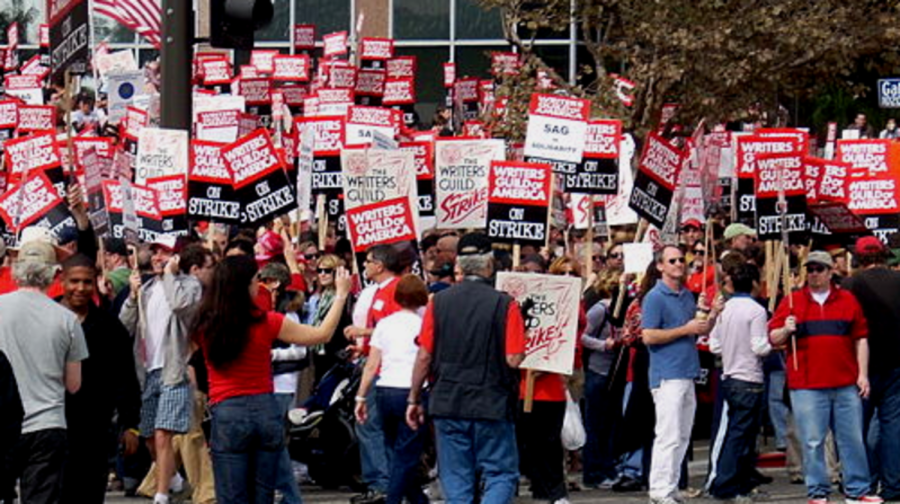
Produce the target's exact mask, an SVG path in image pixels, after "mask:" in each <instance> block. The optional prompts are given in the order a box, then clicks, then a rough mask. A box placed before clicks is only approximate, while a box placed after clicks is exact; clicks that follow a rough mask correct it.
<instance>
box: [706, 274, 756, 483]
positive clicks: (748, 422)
mask: <svg viewBox="0 0 900 504" xmlns="http://www.w3.org/2000/svg"><path fill="white" fill-rule="evenodd" d="M729 278H730V280H731V285H732V288H733V290H734V293H733V294H732V297H731V299H729V300H728V302H727V303H725V309H724V310H723V311H722V315H721V316H720V318H719V322H718V324H716V326H715V327H714V328H713V330H712V333H711V334H710V349H711V350H712V352H713V353H716V354H721V355H722V379H723V380H722V388H723V390H724V393H725V403H726V405H727V407H726V408H725V412H726V413H725V416H726V419H725V420H727V427H726V428H725V429H719V435H718V436H716V439H715V440H714V444H713V456H712V470H711V471H710V474H709V493H710V495H712V496H713V497H715V498H717V499H732V498H735V497H741V496H749V495H750V492H751V491H752V490H753V488H754V487H755V486H756V485H757V481H758V480H757V479H756V472H755V469H754V468H755V467H756V449H755V448H756V436H757V434H758V433H759V420H760V411H761V410H762V404H763V397H764V395H763V392H764V390H765V387H764V385H763V383H764V381H763V380H764V378H763V366H762V360H761V357H764V356H766V355H767V354H768V353H769V352H770V351H771V349H772V347H771V346H770V345H769V338H768V330H767V327H766V318H767V315H766V310H765V308H763V307H762V305H760V304H759V303H758V302H756V300H754V299H753V295H754V294H755V293H756V292H757V291H758V290H759V270H758V269H757V268H756V266H753V265H750V264H741V265H740V266H738V267H737V268H734V269H733V270H731V271H730V272H729Z"/></svg>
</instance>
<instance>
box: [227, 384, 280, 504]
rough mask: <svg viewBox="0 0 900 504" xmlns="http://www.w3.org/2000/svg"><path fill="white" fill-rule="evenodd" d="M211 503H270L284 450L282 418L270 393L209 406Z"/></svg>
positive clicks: (241, 397) (242, 397)
mask: <svg viewBox="0 0 900 504" xmlns="http://www.w3.org/2000/svg"><path fill="white" fill-rule="evenodd" d="M210 437H211V439H210V448H211V452H212V462H213V473H214V474H215V477H216V501H217V502H218V503H219V504H247V503H253V504H271V503H272V501H273V499H274V498H275V480H276V477H275V475H276V474H277V471H278V461H279V459H280V458H281V454H282V453H283V451H284V415H282V411H281V406H279V404H278V401H277V400H276V399H275V394H258V395H249V396H240V397H232V398H230V399H225V400H224V401H222V402H220V403H218V404H216V405H214V406H213V407H212V435H211V436H210Z"/></svg>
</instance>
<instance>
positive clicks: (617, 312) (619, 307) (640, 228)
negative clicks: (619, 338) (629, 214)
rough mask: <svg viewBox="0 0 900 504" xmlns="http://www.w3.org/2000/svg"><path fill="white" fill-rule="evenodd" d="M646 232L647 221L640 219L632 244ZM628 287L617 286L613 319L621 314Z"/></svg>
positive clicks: (639, 240)
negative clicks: (617, 294)
mask: <svg viewBox="0 0 900 504" xmlns="http://www.w3.org/2000/svg"><path fill="white" fill-rule="evenodd" d="M646 231H647V221H646V220H644V219H643V218H641V219H640V220H638V227H637V232H636V233H635V234H634V243H640V242H641V240H643V239H644V232H646ZM627 290H628V286H627V285H624V284H619V296H618V297H617V298H616V309H615V310H613V318H614V319H617V318H619V315H621V314H622V305H623V304H624V303H625V292H626V291H627Z"/></svg>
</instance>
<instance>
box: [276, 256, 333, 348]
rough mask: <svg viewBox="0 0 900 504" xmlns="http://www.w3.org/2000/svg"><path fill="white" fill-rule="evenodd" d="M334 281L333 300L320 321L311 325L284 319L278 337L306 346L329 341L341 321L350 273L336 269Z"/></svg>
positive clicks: (287, 341)
mask: <svg viewBox="0 0 900 504" xmlns="http://www.w3.org/2000/svg"><path fill="white" fill-rule="evenodd" d="M334 283H335V289H336V294H335V296H334V302H332V303H331V308H330V309H329V310H328V314H326V315H325V319H324V320H323V321H322V323H321V324H320V325H318V326H317V327H313V326H309V325H305V324H298V323H297V322H294V321H293V320H290V319H284V323H283V324H282V325H281V332H279V333H278V339H280V340H281V341H284V342H286V343H294V344H296V345H307V346H309V345H317V344H319V343H325V342H327V341H329V340H330V339H331V336H332V335H334V332H335V330H337V326H338V323H340V321H341V313H343V311H344V304H345V303H346V302H347V295H348V294H349V292H350V274H349V273H348V272H347V270H346V269H345V268H338V269H337V272H336V273H335V280H334Z"/></svg>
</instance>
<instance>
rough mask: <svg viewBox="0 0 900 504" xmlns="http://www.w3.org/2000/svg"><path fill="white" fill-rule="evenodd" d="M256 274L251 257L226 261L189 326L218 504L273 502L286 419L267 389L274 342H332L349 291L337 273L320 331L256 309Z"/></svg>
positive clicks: (346, 281)
mask: <svg viewBox="0 0 900 504" xmlns="http://www.w3.org/2000/svg"><path fill="white" fill-rule="evenodd" d="M256 273H257V265H256V261H255V260H254V259H253V258H252V257H247V256H235V257H226V258H225V260H224V261H222V262H220V263H219V264H218V265H217V266H216V269H215V271H214V273H213V279H212V284H211V286H210V287H209V288H208V289H207V290H206V292H204V295H203V300H202V301H201V304H200V308H199V312H198V314H197V319H196V322H195V324H194V331H193V334H194V337H195V338H196V340H197V342H198V344H199V345H200V348H201V349H202V350H203V355H204V357H205V359H206V366H207V369H208V371H209V404H210V405H211V409H212V435H211V437H210V447H211V451H212V461H213V473H214V474H215V479H216V499H217V501H218V502H219V503H220V504H232V503H234V504H247V503H251V502H252V503H255V504H262V503H271V502H273V501H274V498H275V495H274V487H275V476H276V474H277V471H276V469H277V467H278V459H279V457H280V455H281V452H282V449H283V448H284V419H283V415H282V410H281V407H280V406H279V405H278V401H277V400H276V399H275V396H274V394H273V388H272V362H271V354H270V350H271V349H272V343H273V342H274V341H275V339H276V338H277V339H280V340H282V341H284V342H286V343H295V344H298V345H315V344H319V343H324V342H326V341H328V340H330V339H331V336H332V335H333V334H334V332H335V329H336V328H337V324H338V321H339V320H340V318H341V313H342V311H343V308H344V304H345V302H346V300H347V294H348V293H349V292H350V277H349V274H348V273H347V271H346V270H344V269H340V270H338V272H337V273H336V276H335V285H336V291H337V293H336V294H335V296H334V302H333V303H332V306H331V309H330V310H329V311H328V314H327V315H326V316H325V319H324V320H323V321H322V324H321V325H320V326H318V327H312V326H307V325H301V324H297V323H296V322H293V321H291V320H289V319H286V318H284V315H282V314H280V313H276V312H264V311H262V310H261V309H259V308H258V307H257V306H256V305H255V304H254V302H253V300H254V299H255V298H256V296H257V294H258V291H259V280H258V279H257V278H256Z"/></svg>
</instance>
